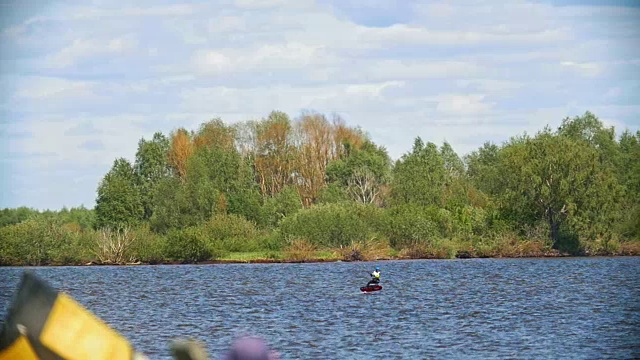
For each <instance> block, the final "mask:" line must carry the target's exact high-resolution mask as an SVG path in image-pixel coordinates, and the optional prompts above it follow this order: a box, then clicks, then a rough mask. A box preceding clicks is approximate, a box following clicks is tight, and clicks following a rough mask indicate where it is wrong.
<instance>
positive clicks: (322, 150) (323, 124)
mask: <svg viewBox="0 0 640 360" xmlns="http://www.w3.org/2000/svg"><path fill="white" fill-rule="evenodd" d="M296 125H297V126H296V128H297V134H296V140H297V147H298V149H299V150H298V157H297V159H296V160H297V161H296V167H295V172H294V179H295V180H294V181H295V184H296V185H298V189H299V191H300V194H301V196H302V199H303V203H304V205H305V206H310V205H311V204H312V203H314V202H315V201H316V198H317V197H318V194H319V192H320V189H322V188H323V187H324V186H325V173H326V167H327V164H328V163H329V161H330V160H331V159H332V157H331V156H332V151H331V144H332V142H331V140H332V133H331V124H330V123H329V122H328V121H327V119H326V118H325V117H324V116H323V115H319V114H305V115H303V116H302V118H301V119H300V121H299V122H298V123H297V124H296Z"/></svg>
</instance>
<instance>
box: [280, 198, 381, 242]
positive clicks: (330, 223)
mask: <svg viewBox="0 0 640 360" xmlns="http://www.w3.org/2000/svg"><path fill="white" fill-rule="evenodd" d="M359 206H363V205H358V204H357V203H354V202H348V203H346V202H345V203H336V204H320V205H315V206H312V207H311V208H308V209H303V210H300V211H299V212H297V213H295V214H294V215H293V216H290V217H288V218H286V219H284V220H283V221H282V223H281V224H280V233H281V236H282V237H283V239H284V240H287V239H296V238H303V239H307V240H308V241H310V242H311V243H313V244H314V245H315V246H324V247H333V248H336V247H340V246H348V245H350V244H351V243H352V242H354V241H359V240H365V239H367V238H368V237H369V236H370V234H371V233H373V232H374V231H373V230H374V229H373V228H372V226H371V225H370V224H369V223H368V221H366V220H365V219H363V218H362V212H361V211H364V210H362V209H360V210H358V207H359Z"/></svg>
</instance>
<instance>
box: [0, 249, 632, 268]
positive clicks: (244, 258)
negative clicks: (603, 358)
mask: <svg viewBox="0 0 640 360" xmlns="http://www.w3.org/2000/svg"><path fill="white" fill-rule="evenodd" d="M247 254H249V255H247ZM250 254H251V253H235V254H230V255H228V256H226V257H225V258H222V259H214V260H204V261H197V262H182V261H170V260H167V261H158V262H142V261H138V262H127V263H118V264H117V263H100V262H93V261H92V262H88V263H82V264H80V263H75V264H72V263H70V264H42V265H3V266H0V267H62V266H154V265H221V264H300V263H331V262H375V261H408V260H460V259H536V258H540V259H542V258H597V257H608V258H615V257H629V256H631V257H633V256H640V254H616V255H601V254H594V255H572V254H563V253H560V252H549V253H546V254H537V255H534V254H522V255H520V256H465V255H462V256H455V257H452V258H448V257H433V256H431V257H403V256H394V257H382V258H375V259H363V260H348V259H341V258H338V257H310V258H306V259H286V258H278V259H273V258H271V259H270V258H266V257H255V256H251V255H250Z"/></svg>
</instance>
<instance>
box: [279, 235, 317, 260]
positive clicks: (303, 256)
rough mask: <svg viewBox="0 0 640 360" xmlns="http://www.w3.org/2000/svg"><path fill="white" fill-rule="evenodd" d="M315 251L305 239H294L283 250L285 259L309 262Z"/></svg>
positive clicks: (312, 245) (313, 246) (314, 247)
mask: <svg viewBox="0 0 640 360" xmlns="http://www.w3.org/2000/svg"><path fill="white" fill-rule="evenodd" d="M315 251H316V246H315V245H314V244H312V243H311V242H309V241H307V240H305V239H294V240H292V241H291V242H290V243H289V245H288V246H287V247H286V248H285V250H284V254H285V257H286V258H287V259H290V260H294V261H304V260H311V259H312V258H313V254H314V253H315Z"/></svg>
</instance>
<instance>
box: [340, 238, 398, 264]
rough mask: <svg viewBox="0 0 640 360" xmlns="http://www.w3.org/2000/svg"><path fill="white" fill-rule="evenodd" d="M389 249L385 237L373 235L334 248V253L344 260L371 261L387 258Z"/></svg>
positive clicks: (389, 252)
mask: <svg viewBox="0 0 640 360" xmlns="http://www.w3.org/2000/svg"><path fill="white" fill-rule="evenodd" d="M391 251H392V249H391V247H390V246H389V241H388V240H387V239H384V238H377V237H373V238H371V239H369V240H364V241H354V242H352V243H351V245H349V246H342V247H340V248H338V249H337V250H336V253H337V255H338V256H339V257H340V258H341V259H342V260H345V261H373V260H379V259H384V258H388V257H389V256H390V254H391Z"/></svg>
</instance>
